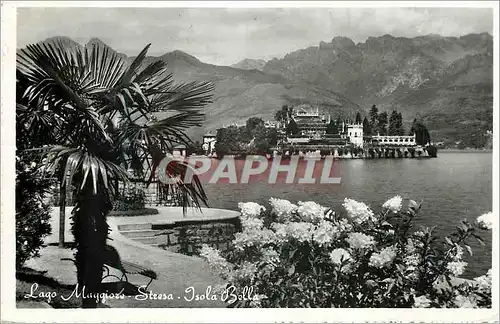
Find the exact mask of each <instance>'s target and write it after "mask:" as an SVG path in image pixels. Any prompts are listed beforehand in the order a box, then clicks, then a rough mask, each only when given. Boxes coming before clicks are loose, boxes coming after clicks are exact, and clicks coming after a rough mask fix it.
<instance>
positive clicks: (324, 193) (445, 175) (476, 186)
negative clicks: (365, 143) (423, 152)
mask: <svg viewBox="0 0 500 324" xmlns="http://www.w3.org/2000/svg"><path fill="white" fill-rule="evenodd" d="M332 170H333V172H332V175H334V176H338V177H341V178H342V180H341V183H340V184H314V185H305V184H285V183H279V181H278V183H276V184H269V183H268V182H267V181H266V179H259V180H261V181H251V183H250V184H205V186H204V187H205V191H206V193H207V196H208V198H209V204H210V207H217V208H226V209H233V210H237V205H238V202H245V201H254V202H258V203H261V204H264V205H266V206H268V203H267V201H268V199H269V198H270V197H276V198H283V199H288V200H290V201H292V202H296V201H307V200H313V201H316V202H318V203H320V204H322V205H324V206H328V207H333V208H335V209H337V210H338V209H341V208H342V202H343V200H344V198H345V197H348V198H352V199H355V200H358V201H362V202H365V203H367V204H369V205H370V206H371V207H372V208H373V209H374V210H378V209H379V208H380V206H381V204H382V203H384V202H385V201H386V200H387V199H388V198H391V197H393V196H395V195H400V196H402V197H403V198H404V199H413V200H416V201H420V200H423V205H422V210H421V212H420V214H419V215H418V220H417V225H418V226H420V225H422V226H436V232H437V233H438V234H447V233H451V232H452V231H453V230H454V228H455V226H456V225H458V224H459V222H460V220H461V219H464V218H468V219H469V220H471V221H473V220H475V218H476V217H477V216H479V215H481V214H483V213H486V212H488V211H491V210H492V154H491V153H448V152H444V151H441V152H439V153H438V158H434V159H374V160H371V159H366V160H363V159H354V160H337V161H335V162H334V165H333V168H332ZM481 235H482V237H483V239H484V240H485V242H486V246H485V247H483V246H481V245H479V244H477V243H476V242H471V246H472V248H473V252H474V255H473V256H472V257H467V258H466V261H468V262H469V266H468V270H467V273H466V276H476V275H481V274H483V273H485V272H486V271H487V270H488V269H489V268H491V240H492V237H491V231H484V232H483V231H482V232H481Z"/></svg>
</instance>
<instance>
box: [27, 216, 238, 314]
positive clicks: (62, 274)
mask: <svg viewBox="0 0 500 324" xmlns="http://www.w3.org/2000/svg"><path fill="white" fill-rule="evenodd" d="M159 209H160V210H159V212H160V214H159V215H153V216H134V217H109V218H108V223H109V225H110V227H111V233H110V238H111V239H112V240H111V241H110V242H109V243H108V244H110V245H112V246H114V247H115V248H116V249H117V251H118V253H119V254H120V257H121V259H122V260H124V261H128V262H132V263H136V264H140V265H142V266H144V267H146V268H150V269H152V270H154V271H155V272H156V273H157V274H158V279H157V280H154V281H153V283H152V284H151V285H150V287H149V290H150V291H151V292H152V294H157V296H154V295H148V296H147V297H146V296H145V295H140V298H142V299H145V300H137V299H136V298H134V297H128V298H125V299H123V300H116V299H112V300H109V301H107V302H106V303H107V304H108V305H109V306H110V307H113V308H115V307H126V308H134V307H141V308H152V307H225V305H224V304H223V303H222V302H221V301H220V300H217V301H211V300H206V298H204V297H203V296H205V295H206V290H207V289H210V288H209V287H214V286H216V285H218V284H220V283H221V279H220V278H219V277H218V275H217V274H216V273H213V272H212V271H211V270H210V269H209V267H208V264H207V263H206V262H205V261H203V260H202V259H200V258H198V257H191V256H186V255H182V254H178V253H172V252H169V251H165V250H162V249H159V248H155V247H151V246H147V245H144V244H141V243H139V242H135V241H132V240H130V239H128V238H126V237H124V236H123V235H121V234H120V233H119V232H118V229H117V226H118V225H121V224H137V223H142V222H154V223H160V222H162V223H166V222H169V221H170V222H174V221H176V220H180V219H183V220H184V219H186V218H184V217H183V215H182V209H181V208H175V207H164V208H159ZM52 214H53V216H52V221H51V223H52V234H51V235H50V236H48V237H47V238H46V240H45V242H46V243H47V244H51V243H52V244H55V243H57V241H58V233H59V209H58V208H57V207H56V208H54V209H53V213H52ZM70 215H71V208H67V211H66V218H67V220H66V236H65V238H66V239H65V241H66V242H72V241H73V237H72V235H71V232H70V223H71V221H70V219H69V216H70ZM237 215H238V213H237V212H233V211H226V210H215V209H214V210H211V209H210V210H209V209H205V210H204V213H203V216H202V215H199V214H197V213H193V212H191V214H189V213H188V215H187V217H188V219H195V218H197V219H199V218H200V217H203V218H204V219H208V218H210V219H213V218H221V217H222V218H224V217H235V216H237ZM72 256H73V251H72V250H69V249H60V248H58V247H57V246H54V245H48V246H47V247H45V248H43V249H42V250H41V251H40V257H39V258H34V259H31V260H29V261H28V262H27V263H26V266H27V267H30V268H32V269H34V270H38V271H47V273H46V276H47V277H51V278H53V279H55V280H57V281H59V282H60V283H63V284H71V285H74V284H76V269H75V266H74V265H73V263H72V262H70V261H62V260H61V258H72ZM129 280H130V282H132V283H134V284H136V285H138V286H140V285H144V284H146V283H147V282H148V281H149V278H146V277H142V276H140V275H131V276H129ZM186 290H187V292H186ZM193 291H194V293H195V294H199V296H200V299H202V300H198V301H196V300H193V301H189V300H190V299H191V298H192V296H193ZM218 297H219V296H218ZM159 298H161V299H159ZM165 298H167V299H165ZM170 298H172V299H170ZM186 299H187V300H186ZM218 299H220V298H218Z"/></svg>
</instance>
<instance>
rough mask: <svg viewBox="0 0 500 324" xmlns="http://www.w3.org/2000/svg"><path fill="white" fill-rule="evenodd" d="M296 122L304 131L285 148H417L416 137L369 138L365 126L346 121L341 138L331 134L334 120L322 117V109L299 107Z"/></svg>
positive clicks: (343, 124)
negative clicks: (328, 128) (329, 127)
mask: <svg viewBox="0 0 500 324" xmlns="http://www.w3.org/2000/svg"><path fill="white" fill-rule="evenodd" d="M292 118H293V120H294V121H295V123H296V124H297V126H298V128H299V130H300V135H299V136H296V137H290V136H285V138H284V139H283V143H282V144H285V145H286V144H288V145H295V146H301V147H304V148H306V147H311V148H318V149H321V148H322V147H323V148H325V149H329V148H331V147H332V146H346V145H350V146H354V147H358V148H364V147H365V146H370V147H378V146H381V147H383V146H408V147H409V146H417V144H416V138H415V135H411V136H403V135H397V136H389V135H380V134H377V135H374V136H366V135H365V134H364V132H363V125H362V124H356V123H353V122H351V121H350V120H343V121H342V124H341V125H338V126H337V127H338V129H339V133H338V134H327V133H326V129H327V127H328V124H329V123H330V121H331V116H329V115H326V114H323V115H322V114H320V112H319V108H316V109H313V108H311V107H310V106H308V105H301V106H299V107H296V108H295V111H294V114H293V115H292ZM281 128H284V127H281Z"/></svg>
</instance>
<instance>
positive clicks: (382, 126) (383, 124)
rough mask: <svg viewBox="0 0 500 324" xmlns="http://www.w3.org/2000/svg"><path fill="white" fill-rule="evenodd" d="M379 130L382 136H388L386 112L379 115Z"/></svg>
mask: <svg viewBox="0 0 500 324" xmlns="http://www.w3.org/2000/svg"><path fill="white" fill-rule="evenodd" d="M377 130H378V132H379V133H380V135H387V113H386V112H385V111H384V112H383V113H380V114H379V115H378V126H377Z"/></svg>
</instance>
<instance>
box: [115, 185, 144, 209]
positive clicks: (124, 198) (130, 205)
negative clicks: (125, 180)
mask: <svg viewBox="0 0 500 324" xmlns="http://www.w3.org/2000/svg"><path fill="white" fill-rule="evenodd" d="M145 205H146V194H145V193H144V191H143V190H142V189H137V188H128V189H126V190H125V191H124V192H122V193H120V195H118V196H117V197H116V198H115V199H114V201H113V210H119V211H123V210H136V209H144V206H145Z"/></svg>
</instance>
